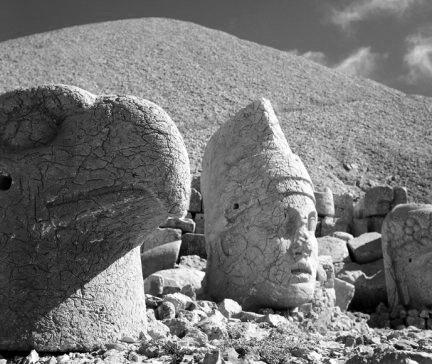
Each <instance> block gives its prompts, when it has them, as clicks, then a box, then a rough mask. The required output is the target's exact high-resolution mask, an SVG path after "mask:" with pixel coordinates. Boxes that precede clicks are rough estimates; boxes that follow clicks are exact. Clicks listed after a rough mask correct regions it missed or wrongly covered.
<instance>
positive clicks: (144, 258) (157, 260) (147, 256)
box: [141, 240, 181, 279]
mask: <svg viewBox="0 0 432 364" xmlns="http://www.w3.org/2000/svg"><path fill="white" fill-rule="evenodd" d="M180 246H181V240H177V241H173V242H171V243H166V244H163V245H159V246H157V247H155V248H153V249H150V250H147V251H145V252H144V253H141V264H142V272H143V278H144V279H145V278H147V277H148V276H149V275H150V274H153V273H155V272H157V271H159V270H164V269H170V268H174V266H175V264H176V262H177V259H178V256H179V252H180Z"/></svg>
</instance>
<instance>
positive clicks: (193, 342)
mask: <svg viewBox="0 0 432 364" xmlns="http://www.w3.org/2000/svg"><path fill="white" fill-rule="evenodd" d="M207 343H208V337H207V335H206V334H205V333H204V332H202V331H201V330H200V329H197V328H196V327H191V328H189V329H188V330H187V332H186V335H185V336H184V337H183V338H182V339H181V340H180V341H179V344H180V345H184V346H189V347H203V346H206V345H207ZM183 360H184V357H183ZM193 362H194V360H193V356H192V361H191V362H190V363H193Z"/></svg>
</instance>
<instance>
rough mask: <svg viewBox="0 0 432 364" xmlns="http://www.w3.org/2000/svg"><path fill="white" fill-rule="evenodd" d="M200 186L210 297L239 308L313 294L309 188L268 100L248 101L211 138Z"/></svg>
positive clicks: (290, 303)
mask: <svg viewBox="0 0 432 364" xmlns="http://www.w3.org/2000/svg"><path fill="white" fill-rule="evenodd" d="M201 190H202V192H203V198H204V204H205V208H206V210H205V211H206V221H205V223H206V226H205V232H206V241H207V254H208V261H207V271H206V280H205V288H206V291H207V293H208V294H209V295H210V296H212V297H213V298H214V299H216V300H219V299H222V298H224V297H230V298H233V299H236V300H237V301H239V302H240V303H241V304H242V305H243V306H244V307H245V308H258V307H274V308H287V307H295V306H298V305H300V304H302V303H305V302H307V301H310V300H311V299H312V298H313V293H314V288H315V282H316V274H317V267H318V245H317V241H316V238H315V235H314V232H315V227H316V223H317V212H316V210H315V203H314V194H313V186H312V182H311V180H310V177H309V175H308V173H307V171H306V169H305V167H304V165H303V163H302V162H301V160H300V158H299V157H298V156H296V155H295V154H293V153H292V151H291V149H290V148H289V146H288V143H287V141H286V139H285V136H284V135H283V133H282V130H281V129H280V126H279V123H278V120H277V118H276V115H275V114H274V111H273V109H272V107H271V105H270V103H269V101H267V100H265V99H262V100H259V101H257V102H254V103H252V104H251V105H249V106H247V107H246V108H245V109H243V110H241V111H240V112H239V113H238V114H237V115H236V116H235V117H234V118H233V119H232V120H230V121H229V122H227V123H225V124H223V125H222V126H221V127H220V129H219V130H218V131H217V132H216V133H215V134H214V135H213V136H212V138H211V139H210V141H209V143H208V145H207V147H206V151H205V154H204V158H203V171H202V176H201Z"/></svg>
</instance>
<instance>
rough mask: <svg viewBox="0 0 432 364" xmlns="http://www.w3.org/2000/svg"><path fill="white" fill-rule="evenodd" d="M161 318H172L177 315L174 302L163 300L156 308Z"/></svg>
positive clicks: (158, 316)
mask: <svg viewBox="0 0 432 364" xmlns="http://www.w3.org/2000/svg"><path fill="white" fill-rule="evenodd" d="M156 313H157V318H158V319H159V320H166V319H171V318H174V317H175V316H176V309H175V306H174V304H173V303H172V302H167V301H163V302H162V303H161V304H160V305H159V306H158V307H157V309H156Z"/></svg>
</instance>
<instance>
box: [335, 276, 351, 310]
mask: <svg viewBox="0 0 432 364" xmlns="http://www.w3.org/2000/svg"><path fill="white" fill-rule="evenodd" d="M334 289H335V294H336V303H335V306H339V308H340V309H341V311H346V310H347V309H348V306H349V304H350V303H351V300H352V299H353V297H354V292H355V287H354V285H353V284H351V283H348V282H346V281H343V280H342V279H339V278H335V280H334Z"/></svg>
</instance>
